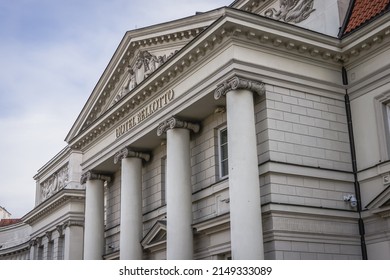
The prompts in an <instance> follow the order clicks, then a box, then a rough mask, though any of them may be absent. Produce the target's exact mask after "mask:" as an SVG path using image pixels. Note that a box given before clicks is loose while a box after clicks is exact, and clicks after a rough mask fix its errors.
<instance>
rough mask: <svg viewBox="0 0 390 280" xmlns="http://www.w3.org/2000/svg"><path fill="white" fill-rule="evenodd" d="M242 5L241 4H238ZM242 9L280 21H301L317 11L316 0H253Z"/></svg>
mask: <svg viewBox="0 0 390 280" xmlns="http://www.w3.org/2000/svg"><path fill="white" fill-rule="evenodd" d="M237 5H238V6H240V4H239V3H238V4H237ZM241 9H243V10H246V11H248V12H251V13H256V14H259V15H261V16H264V17H268V18H271V19H274V20H278V21H284V22H287V23H294V24H297V23H300V22H302V21H304V20H306V19H307V18H308V17H309V16H310V15H311V13H313V12H314V11H315V9H314V0H268V1H267V0H257V1H256V0H252V1H248V2H246V4H245V5H244V6H242V7H241Z"/></svg>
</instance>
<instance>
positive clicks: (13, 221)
mask: <svg viewBox="0 0 390 280" xmlns="http://www.w3.org/2000/svg"><path fill="white" fill-rule="evenodd" d="M21 220H22V219H2V220H0V227H5V226H9V225H13V224H16V223H19V222H20V221H21Z"/></svg>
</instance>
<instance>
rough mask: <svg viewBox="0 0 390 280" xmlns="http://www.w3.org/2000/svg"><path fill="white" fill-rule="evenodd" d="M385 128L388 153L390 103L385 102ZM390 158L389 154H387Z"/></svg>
mask: <svg viewBox="0 0 390 280" xmlns="http://www.w3.org/2000/svg"><path fill="white" fill-rule="evenodd" d="M384 119H385V120H384V121H385V129H386V140H387V141H386V143H387V153H388V155H389V154H390V103H387V104H385V118H384ZM389 158H390V156H389Z"/></svg>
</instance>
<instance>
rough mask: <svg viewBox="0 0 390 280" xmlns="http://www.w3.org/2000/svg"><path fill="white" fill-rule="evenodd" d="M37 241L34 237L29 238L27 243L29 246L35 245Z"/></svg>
mask: <svg viewBox="0 0 390 280" xmlns="http://www.w3.org/2000/svg"><path fill="white" fill-rule="evenodd" d="M37 245H38V242H37V240H36V239H31V240H30V242H29V243H28V246H29V248H31V247H34V246H37Z"/></svg>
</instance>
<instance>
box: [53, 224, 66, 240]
mask: <svg viewBox="0 0 390 280" xmlns="http://www.w3.org/2000/svg"><path fill="white" fill-rule="evenodd" d="M55 230H56V231H58V235H59V236H60V237H62V236H63V235H64V226H63V225H57V226H56V229H55Z"/></svg>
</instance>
